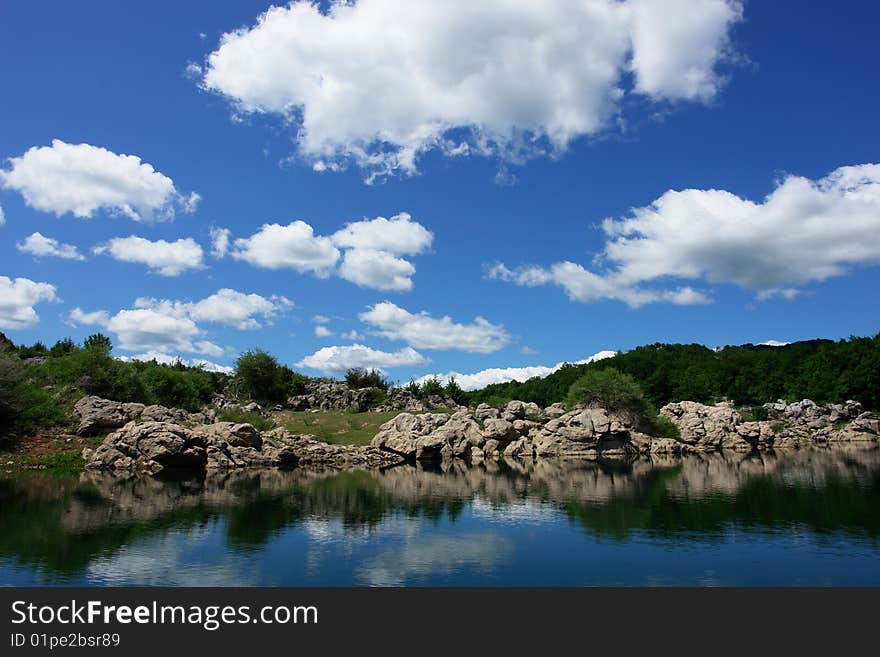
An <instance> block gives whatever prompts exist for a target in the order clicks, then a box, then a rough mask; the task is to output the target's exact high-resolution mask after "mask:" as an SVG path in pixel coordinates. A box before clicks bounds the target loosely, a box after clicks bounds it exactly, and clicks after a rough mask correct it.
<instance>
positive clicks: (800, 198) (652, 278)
mask: <svg viewBox="0 0 880 657" xmlns="http://www.w3.org/2000/svg"><path fill="white" fill-rule="evenodd" d="M603 230H604V232H605V235H606V238H607V242H606V244H605V247H604V249H603V251H602V254H601V260H602V261H604V262H605V263H606V265H607V267H606V268H605V269H604V270H600V271H598V272H592V271H589V270H587V269H585V268H584V267H582V266H581V265H578V264H575V263H571V262H562V263H556V264H554V265H551V266H550V267H548V268H545V267H541V266H534V265H529V266H525V267H521V268H518V269H513V270H511V269H509V268H508V267H506V266H505V265H503V264H498V265H496V266H494V267H492V268H491V269H490V271H489V275H490V276H491V277H494V278H499V279H503V280H509V281H512V282H515V283H518V284H520V285H527V286H536V285H545V284H549V283H554V284H557V285H560V286H562V287H563V288H564V289H565V290H566V292H567V293H568V295H569V296H570V297H571V298H572V299H575V300H578V301H583V302H590V301H595V300H598V299H603V298H610V299H620V300H622V301H625V302H626V303H628V304H629V305H631V306H639V305H641V304H643V303H649V302H653V301H669V302H673V303H703V302H705V301H707V297H706V294H705V293H704V292H701V291H697V290H694V289H693V288H691V287H680V288H670V287H668V285H667V282H668V281H669V280H679V281H682V280H683V281H699V282H703V283H709V284H724V283H728V284H734V285H737V286H740V287H742V288H745V289H748V290H752V291H754V292H755V293H756V294H757V295H758V297H759V298H762V299H766V298H770V297H774V296H780V297H783V298H793V297H794V296H796V295H797V293H798V286H802V285H805V284H808V283H811V282H817V281H823V280H826V279H828V278H831V277H835V276H842V275H844V274H846V273H847V272H848V271H850V269H851V268H852V267H854V266H858V265H871V264H877V263H880V240H878V239H877V235H880V165H878V164H864V165H859V166H847V167H841V168H839V169H837V170H835V171H833V172H832V173H831V174H829V175H828V176H826V177H824V178H821V179H819V180H815V181H814V180H810V179H807V178H803V177H800V176H787V177H785V178H783V179H782V180H781V181H780V182H779V183H778V184H777V186H776V189H774V191H773V192H771V193H770V194H769V195H768V196H767V197H766V198H765V199H763V201H762V202H759V203H758V202H754V201H750V200H748V199H743V198H741V197H739V196H737V195H735V194H732V193H730V192H727V191H723V190H717V189H709V190H698V189H686V190H683V191H668V192H666V193H665V194H663V195H662V196H661V197H660V198H658V199H657V200H656V201H654V202H653V203H652V204H651V205H649V206H646V207H641V208H635V209H634V210H632V211H631V213H630V214H629V215H628V216H626V217H623V218H621V219H607V220H606V221H605V222H604V223H603ZM646 284H653V285H652V287H646Z"/></svg>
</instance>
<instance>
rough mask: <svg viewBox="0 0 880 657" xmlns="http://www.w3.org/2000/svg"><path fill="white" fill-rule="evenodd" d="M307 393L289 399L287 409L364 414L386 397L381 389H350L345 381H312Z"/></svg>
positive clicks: (309, 383)
mask: <svg viewBox="0 0 880 657" xmlns="http://www.w3.org/2000/svg"><path fill="white" fill-rule="evenodd" d="M305 389H306V392H305V393H303V394H301V395H296V396H293V397H289V398H288V399H287V404H286V405H287V407H288V408H291V409H293V410H295V411H307V410H319V411H331V410H351V411H356V412H362V411H366V410H368V409H369V408H370V407H371V406H375V405H376V400H377V399H379V398H381V397H383V396H384V395H385V391H384V390H381V389H380V388H350V387H349V386H348V384H347V383H345V382H344V381H336V380H335V379H311V380H309V381H307V382H306V383H305Z"/></svg>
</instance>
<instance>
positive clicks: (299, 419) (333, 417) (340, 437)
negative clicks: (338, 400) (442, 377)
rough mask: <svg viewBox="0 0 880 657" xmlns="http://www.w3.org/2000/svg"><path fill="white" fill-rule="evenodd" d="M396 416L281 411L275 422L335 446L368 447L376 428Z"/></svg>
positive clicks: (392, 413)
mask: <svg viewBox="0 0 880 657" xmlns="http://www.w3.org/2000/svg"><path fill="white" fill-rule="evenodd" d="M398 415H400V411H388V412H385V413H351V412H349V411H322V412H320V413H309V412H308V411H281V412H280V413H277V414H276V415H275V421H276V422H277V423H278V424H279V425H281V426H283V427H285V428H286V429H287V430H288V431H290V432H291V433H298V434H311V435H312V436H315V437H317V438H320V439H321V440H323V441H324V442H328V443H334V444H337V445H369V444H370V441H371V440H372V439H373V436H375V435H376V434H377V433H379V427H380V426H381V425H383V424H385V423H386V422H387V421H388V420H391V419H393V418H395V417H397V416H398Z"/></svg>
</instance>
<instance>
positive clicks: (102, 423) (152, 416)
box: [73, 396, 215, 436]
mask: <svg viewBox="0 0 880 657" xmlns="http://www.w3.org/2000/svg"><path fill="white" fill-rule="evenodd" d="M73 412H74V413H75V414H76V416H77V417H78V418H79V426H78V427H77V430H76V432H77V433H78V434H79V435H81V436H89V435H95V434H100V433H106V432H107V431H113V430H114V429H119V428H120V427H122V426H124V425H126V424H128V423H129V422H133V421H145V422H146V421H151V422H178V423H182V424H204V423H206V422H212V421H213V420H214V418H215V412H214V411H213V410H212V409H206V410H205V411H202V412H199V413H189V412H187V411H184V410H182V409H179V408H166V407H165V406H158V405H152V406H146V405H144V404H135V403H123V402H117V401H112V400H110V399H102V398H101V397H94V396H91V397H83V398H82V399H80V400H79V401H78V402H76V404H74V407H73Z"/></svg>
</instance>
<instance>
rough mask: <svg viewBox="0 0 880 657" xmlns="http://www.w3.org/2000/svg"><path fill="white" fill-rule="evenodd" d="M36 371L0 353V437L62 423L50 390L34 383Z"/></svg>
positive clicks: (61, 412)
mask: <svg viewBox="0 0 880 657" xmlns="http://www.w3.org/2000/svg"><path fill="white" fill-rule="evenodd" d="M36 367H39V366H34V365H28V364H27V363H24V362H22V360H21V359H20V358H18V357H17V356H16V355H15V354H13V353H11V352H9V351H7V350H3V351H0V436H3V435H5V434H9V433H27V432H31V431H35V430H36V429H39V428H40V427H43V426H48V425H53V424H59V423H61V422H63V421H64V419H65V413H64V411H63V409H62V408H61V407H60V406H59V405H58V403H57V401H56V400H55V399H54V397H53V395H52V392H51V390H47V389H46V388H45V387H43V386H41V385H39V384H38V382H36V381H35V380H34V370H35V368H36Z"/></svg>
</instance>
